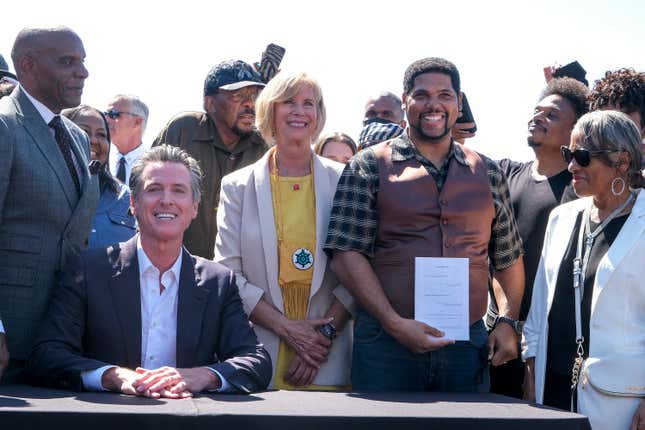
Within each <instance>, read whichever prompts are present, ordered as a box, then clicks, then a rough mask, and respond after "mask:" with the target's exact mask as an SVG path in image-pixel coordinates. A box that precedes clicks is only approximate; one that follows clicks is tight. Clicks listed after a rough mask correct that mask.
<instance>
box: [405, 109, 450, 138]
mask: <svg viewBox="0 0 645 430" xmlns="http://www.w3.org/2000/svg"><path fill="white" fill-rule="evenodd" d="M421 115H423V114H421ZM421 115H419V117H418V119H417V122H416V123H415V124H413V123H410V127H411V128H412V129H413V130H414V134H416V135H417V136H419V137H420V138H421V139H423V140H426V141H437V140H441V139H443V138H444V137H446V136H447V135H448V133H450V130H451V129H452V127H448V115H446V116H445V118H444V123H443V131H442V132H441V133H440V134H439V135H429V134H427V133H426V132H425V131H424V130H423V127H422V126H421V123H422V121H423V120H422V119H421ZM453 125H454V124H453Z"/></svg>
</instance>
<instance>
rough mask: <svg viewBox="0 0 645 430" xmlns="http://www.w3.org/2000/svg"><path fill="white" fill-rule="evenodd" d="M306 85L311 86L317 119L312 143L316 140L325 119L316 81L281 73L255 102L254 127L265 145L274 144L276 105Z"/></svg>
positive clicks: (321, 97)
mask: <svg viewBox="0 0 645 430" xmlns="http://www.w3.org/2000/svg"><path fill="white" fill-rule="evenodd" d="M306 85H309V86H311V88H312V89H313V91H314V98H315V100H316V113H317V117H318V119H317V124H316V130H315V132H314V135H313V136H312V141H315V140H316V139H317V138H318V135H319V134H320V132H321V131H322V129H323V127H324V126H325V119H326V117H327V114H326V111H325V102H324V101H323V96H322V91H321V89H320V85H319V84H318V81H316V80H315V79H314V78H312V77H311V76H309V75H307V74H306V73H295V74H290V75H288V74H285V73H284V72H281V73H278V74H277V75H276V76H275V77H274V78H273V79H271V80H270V81H269V83H268V84H267V86H266V87H264V89H263V90H262V92H261V93H260V95H259V97H258V99H257V101H256V102H255V126H256V128H257V129H258V131H259V132H260V134H261V135H262V137H263V138H264V140H265V141H266V142H267V143H269V144H275V137H274V125H275V124H274V114H275V105H276V103H279V102H283V101H285V100H288V99H290V98H292V97H294V96H295V95H296V94H297V93H298V92H299V91H300V90H301V89H302V87H304V86H306Z"/></svg>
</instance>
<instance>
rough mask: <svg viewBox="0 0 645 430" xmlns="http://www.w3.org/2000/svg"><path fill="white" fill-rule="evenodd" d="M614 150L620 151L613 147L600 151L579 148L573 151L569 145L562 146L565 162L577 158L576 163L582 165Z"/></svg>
mask: <svg viewBox="0 0 645 430" xmlns="http://www.w3.org/2000/svg"><path fill="white" fill-rule="evenodd" d="M612 152H618V151H617V150H611V149H602V150H599V151H589V150H588V149H584V148H578V149H576V150H575V151H572V150H570V149H569V147H567V146H564V145H563V146H561V147H560V153H562V159H563V160H564V162H565V163H567V164H569V163H571V160H576V163H578V164H579V165H580V167H587V166H588V165H589V163H591V159H592V158H593V157H597V156H598V155H600V154H611V153H612Z"/></svg>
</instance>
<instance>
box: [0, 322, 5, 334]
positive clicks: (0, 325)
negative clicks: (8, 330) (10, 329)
mask: <svg viewBox="0 0 645 430" xmlns="http://www.w3.org/2000/svg"><path fill="white" fill-rule="evenodd" d="M0 333H4V326H3V325H2V320H0Z"/></svg>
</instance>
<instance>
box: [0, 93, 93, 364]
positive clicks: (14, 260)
mask: <svg viewBox="0 0 645 430" xmlns="http://www.w3.org/2000/svg"><path fill="white" fill-rule="evenodd" d="M62 120H63V124H64V125H65V127H66V128H67V131H68V132H69V134H70V135H71V137H72V140H73V144H72V151H73V153H74V156H75V158H76V160H77V161H78V164H79V167H80V170H81V175H80V177H79V179H80V183H81V193H80V195H79V193H78V192H77V191H76V187H75V186H74V182H73V181H72V177H71V176H70V174H69V170H68V169H67V165H66V164H65V160H64V159H63V155H62V154H61V151H60V149H59V147H58V144H57V143H56V140H55V139H54V136H53V134H52V131H51V129H50V128H49V126H48V125H47V124H46V123H45V121H43V118H42V117H41V116H40V114H39V113H38V111H37V110H36V108H35V107H34V105H33V104H32V103H31V101H29V99H28V98H27V96H26V94H25V92H24V91H23V90H22V89H21V88H20V87H17V88H16V89H15V90H14V91H13V93H12V94H11V95H10V96H7V97H4V98H3V99H2V100H0V318H2V322H3V324H4V326H5V330H6V331H7V341H8V343H9V353H10V354H11V358H12V359H18V360H25V359H26V358H27V355H28V354H29V351H30V349H31V345H32V341H33V339H34V335H35V333H36V330H37V328H38V325H39V324H40V321H41V320H42V317H43V315H44V313H45V311H46V310H47V304H48V302H49V298H50V296H51V292H52V290H53V288H54V286H55V285H56V281H57V273H58V272H59V271H60V269H61V268H62V267H63V265H64V263H65V260H66V259H67V258H69V257H70V256H73V255H75V254H78V253H79V252H80V251H81V249H83V248H85V246H86V244H87V238H88V236H89V233H90V226H91V225H92V218H93V217H94V211H95V208H96V204H97V202H98V196H99V190H98V178H97V176H90V172H89V169H88V167H87V166H88V163H89V159H90V146H89V141H88V138H87V135H86V134H85V133H84V132H83V131H82V130H81V129H80V128H78V127H77V126H76V125H74V123H72V122H71V121H69V120H68V119H67V118H64V117H63V118H62Z"/></svg>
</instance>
